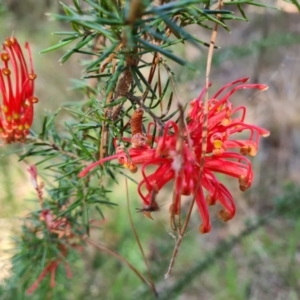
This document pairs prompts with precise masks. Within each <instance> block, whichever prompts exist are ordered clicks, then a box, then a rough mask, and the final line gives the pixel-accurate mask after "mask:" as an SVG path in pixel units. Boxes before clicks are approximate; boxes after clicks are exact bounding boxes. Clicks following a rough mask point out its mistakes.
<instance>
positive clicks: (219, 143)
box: [213, 140, 223, 149]
mask: <svg viewBox="0 0 300 300" xmlns="http://www.w3.org/2000/svg"><path fill="white" fill-rule="evenodd" d="M213 145H214V147H215V149H221V148H222V146H223V142H222V141H220V140H214V141H213Z"/></svg>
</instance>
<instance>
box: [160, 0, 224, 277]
mask: <svg viewBox="0 0 300 300" xmlns="http://www.w3.org/2000/svg"><path fill="white" fill-rule="evenodd" d="M222 6H223V0H219V1H218V9H219V10H221V9H222ZM220 17H221V16H220V15H217V18H218V19H220ZM217 31H218V23H215V26H214V29H213V32H212V35H211V41H210V45H209V49H208V56H207V65H206V76H205V87H206V93H205V100H204V120H203V128H202V153H201V159H200V170H199V181H198V184H197V187H196V189H195V194H196V193H197V191H198V189H199V188H201V186H200V185H201V183H200V182H201V177H202V173H203V169H204V162H205V156H206V148H207V131H208V98H209V97H208V88H209V75H210V70H211V63H212V57H213V51H214V45H215V41H216V37H217ZM195 198H196V196H195V195H194V197H193V200H192V202H191V204H190V207H189V211H188V213H187V217H186V219H185V221H184V224H183V227H182V229H181V230H179V231H178V239H177V241H176V244H175V247H174V250H173V255H172V257H171V260H170V264H169V268H168V270H167V273H166V274H165V279H167V278H168V277H169V276H170V274H171V272H172V269H173V266H174V264H175V260H176V257H177V254H178V251H179V248H180V245H181V242H182V239H183V237H184V235H185V232H186V229H187V226H188V224H189V221H190V218H191V214H192V210H193V207H194V204H195Z"/></svg>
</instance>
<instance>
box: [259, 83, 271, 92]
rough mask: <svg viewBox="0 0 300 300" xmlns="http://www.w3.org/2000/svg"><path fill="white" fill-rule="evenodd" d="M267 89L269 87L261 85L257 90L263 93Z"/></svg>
mask: <svg viewBox="0 0 300 300" xmlns="http://www.w3.org/2000/svg"><path fill="white" fill-rule="evenodd" d="M268 88H269V86H267V85H266V84H261V85H260V88H259V89H260V90H261V91H262V92H263V91H266V90H267V89H268Z"/></svg>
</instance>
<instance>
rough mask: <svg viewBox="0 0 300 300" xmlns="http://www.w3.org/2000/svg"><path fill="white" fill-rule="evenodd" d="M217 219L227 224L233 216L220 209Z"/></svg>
mask: <svg viewBox="0 0 300 300" xmlns="http://www.w3.org/2000/svg"><path fill="white" fill-rule="evenodd" d="M218 217H219V218H220V219H221V220H222V221H223V222H227V221H229V220H231V219H232V217H233V216H232V214H231V213H230V212H229V211H228V210H226V209H222V210H220V211H219V214H218Z"/></svg>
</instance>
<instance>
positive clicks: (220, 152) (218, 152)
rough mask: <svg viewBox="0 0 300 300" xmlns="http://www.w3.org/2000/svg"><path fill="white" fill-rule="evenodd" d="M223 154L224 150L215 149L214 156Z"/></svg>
mask: <svg viewBox="0 0 300 300" xmlns="http://www.w3.org/2000/svg"><path fill="white" fill-rule="evenodd" d="M222 153H223V149H213V154H214V155H220V154H222Z"/></svg>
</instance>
